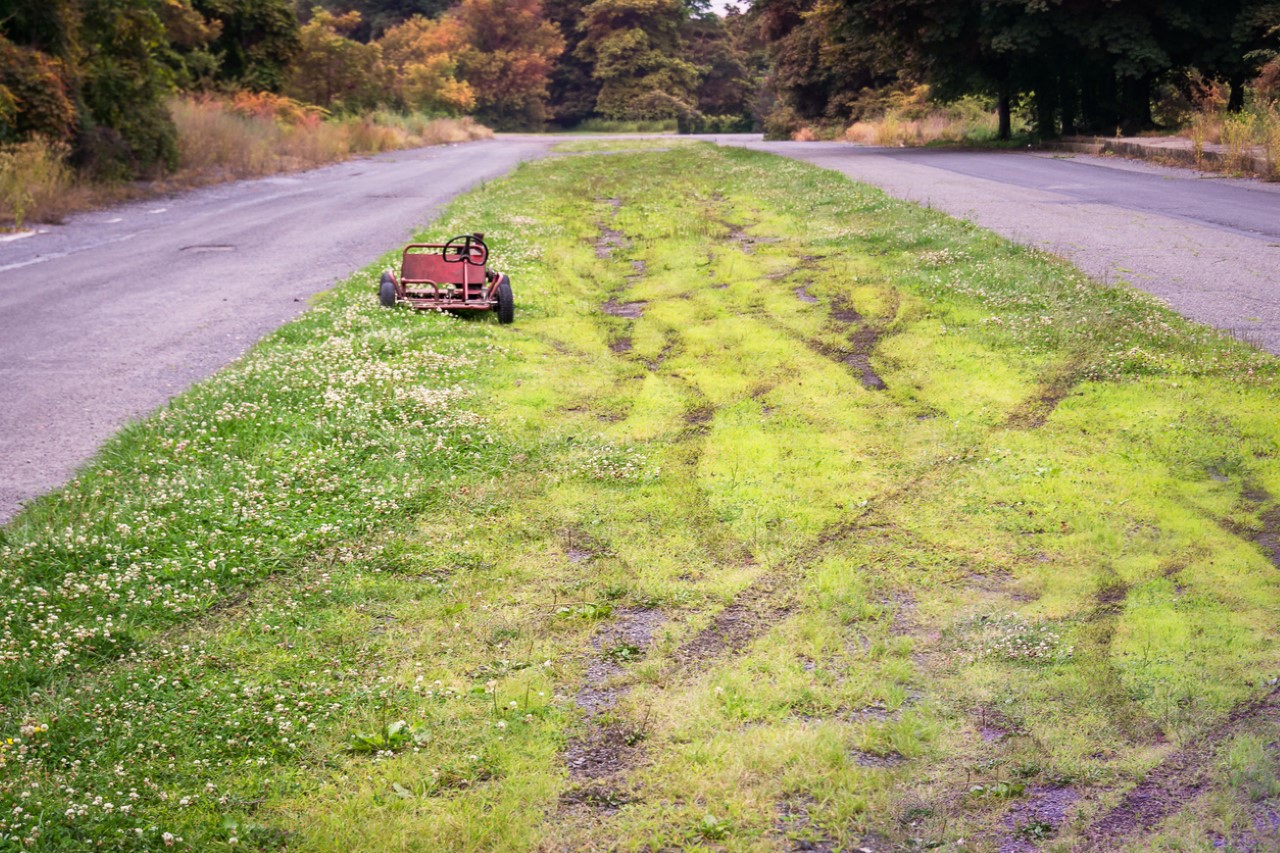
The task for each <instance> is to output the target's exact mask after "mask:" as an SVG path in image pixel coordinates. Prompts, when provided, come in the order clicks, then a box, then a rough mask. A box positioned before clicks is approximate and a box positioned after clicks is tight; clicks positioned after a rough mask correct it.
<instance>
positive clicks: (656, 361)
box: [644, 339, 676, 373]
mask: <svg viewBox="0 0 1280 853" xmlns="http://www.w3.org/2000/svg"><path fill="white" fill-rule="evenodd" d="M675 348H676V344H675V341H673V340H671V339H668V340H667V342H666V343H665V344H664V345H663V347H662V351H661V352H660V353H658V354H657V356H655V357H654V358H648V359H645V361H644V366H645V367H647V368H649V370H650V371H653V372H654V373H656V372H657V371H658V369H659V368H661V367H662V365H663V363H664V362H666V360H667V358H669V357H670V355H671V353H672V352H674V351H675Z"/></svg>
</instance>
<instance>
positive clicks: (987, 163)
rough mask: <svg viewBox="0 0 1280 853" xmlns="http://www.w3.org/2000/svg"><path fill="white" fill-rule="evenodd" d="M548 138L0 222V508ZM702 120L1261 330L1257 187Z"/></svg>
mask: <svg viewBox="0 0 1280 853" xmlns="http://www.w3.org/2000/svg"><path fill="white" fill-rule="evenodd" d="M575 138H577V139H581V138H582V137H575ZM557 141H558V140H557V139H556V138H554V137H548V136H537V137H534V136H510V137H504V138H500V139H497V140H492V141H486V142H477V143H469V144H466V145H458V146H450V147H445V148H428V149H421V150H418V151H406V152H397V153H394V154H387V155H382V156H379V157H374V158H369V159H363V160H357V161H353V162H350V163H345V164H341V165H337V166H331V167H327V168H324V169H318V170H316V171H313V172H308V173H305V174H299V175H289V176H281V177H275V178H265V179H261V180H256V181H243V182H239V183H235V184H226V185H222V186H218V187H212V188H209V189H204V190H200V191H197V192H193V193H189V194H186V195H183V196H180V197H176V198H170V199H163V200H153V201H149V202H143V203H139V204H131V205H126V206H121V207H117V208H113V209H110V210H106V211H100V212H96V213H92V214H86V215H82V216H77V217H74V218H73V219H72V220H70V221H69V222H68V224H66V225H64V226H56V227H53V226H50V227H46V228H44V229H41V233H37V234H36V235H34V236H31V237H27V238H23V239H17V240H14V239H7V240H5V241H4V242H0V523H3V522H4V521H5V520H7V519H8V518H11V517H12V516H13V514H14V513H15V512H16V511H17V509H18V508H19V505H20V502H21V501H23V500H26V499H29V498H31V497H34V496H36V495H39V494H42V493H44V492H47V491H49V490H51V489H54V488H56V487H58V486H60V485H61V484H62V483H64V482H66V481H67V480H68V479H69V478H70V476H71V475H72V474H73V473H74V470H75V469H76V468H77V467H78V466H79V465H81V464H83V463H84V462H85V461H86V460H87V459H89V458H90V457H91V456H92V455H93V454H94V452H95V451H96V450H97V449H98V447H99V446H101V444H102V442H103V441H104V440H105V439H106V438H107V437H108V436H110V435H111V434H112V433H114V432H115V431H116V430H117V429H119V427H120V426H122V425H123V424H124V423H126V422H127V421H128V420H130V419H132V418H137V417H140V416H143V415H145V414H146V413H147V412H149V411H151V410H153V409H155V408H156V407H157V406H160V405H162V404H163V403H164V402H165V401H166V400H168V399H169V398H170V397H172V396H173V395H174V394H176V393H178V392H180V391H181V390H183V389H184V388H186V387H188V386H189V385H190V384H192V383H193V382H196V381H198V380H200V379H202V378H204V377H206V376H208V375H210V374H212V373H213V372H214V371H216V370H218V369H219V368H220V367H222V366H223V365H225V364H227V363H228V362H230V361H232V360H233V359H235V358H236V357H237V356H238V355H240V354H241V353H242V352H244V351H245V350H246V349H247V348H248V347H249V346H251V345H252V344H253V343H254V342H255V341H257V340H258V339H259V338H261V337H262V336H263V335H264V334H266V333H267V332H269V331H270V330H272V329H274V328H276V327H278V326H279V325H281V324H282V323H284V322H285V321H287V320H289V319H290V318H292V317H294V316H295V315H297V314H298V313H299V312H301V311H302V310H303V309H304V308H305V307H306V304H307V299H308V297H310V296H311V295H313V294H315V293H317V292H319V291H321V290H324V289H325V288H327V287H329V286H331V285H332V284H333V283H334V282H336V281H338V280H340V279H342V278H344V277H345V276H347V275H348V274H349V273H351V272H352V271H353V270H355V269H357V268H359V267H361V266H363V265H365V264H367V263H369V262H371V261H373V260H374V259H375V258H376V257H378V256H379V255H381V254H382V253H383V252H385V251H386V250H387V249H389V248H392V247H394V246H395V245H396V244H397V243H399V242H403V241H404V240H405V239H407V238H408V237H409V235H410V233H411V232H412V230H413V229H414V227H415V226H419V225H422V224H424V223H426V222H427V221H429V219H430V218H431V217H432V215H433V214H434V212H435V210H436V209H437V208H438V207H439V206H440V205H441V204H442V203H444V202H446V201H447V200H448V199H450V198H452V197H453V196H455V195H457V194H458V193H460V192H462V191H465V190H466V189H468V188H470V187H472V186H474V185H475V184H477V183H479V182H481V181H485V180H489V179H492V178H495V177H497V176H499V175H501V174H503V173H505V172H506V171H508V170H509V169H510V168H512V167H513V166H514V165H515V164H516V163H518V162H520V161H522V160H525V159H530V158H533V157H538V156H543V155H544V154H546V153H547V151H548V150H549V148H550V146H551V145H553V144H554V143H555V142H557ZM716 141H718V142H721V143H723V144H734V145H747V146H749V147H752V148H757V149H760V150H765V151H771V152H773V153H777V154H783V155H786V156H790V157H796V158H798V159H803V160H807V161H809V162H812V163H814V164H816V165H819V166H822V167H825V168H830V169H835V170H837V171H840V172H842V173H844V174H846V175H848V176H849V177H851V178H853V179H854V180H859V181H865V182H867V183H870V184H875V185H877V186H880V187H882V188H884V189H885V190H886V191H887V192H889V193H890V194H892V195H895V196H898V197H901V198H906V199H909V200H912V201H918V202H921V203H925V204H929V205H931V206H932V207H935V208H937V209H940V210H943V211H945V212H947V213H950V214H953V215H956V216H960V217H962V218H966V219H970V220H972V221H974V222H976V223H977V224H979V225H982V226H984V227H986V228H990V229H992V230H994V231H996V232H998V233H1000V234H1003V235H1005V236H1007V237H1010V238H1012V239H1014V240H1017V241H1018V242H1021V243H1025V244H1028V245H1034V246H1038V247H1041V248H1044V249H1046V250H1048V251H1051V252H1054V253H1056V254H1060V255H1062V256H1064V257H1066V258H1068V259H1070V260H1071V261H1073V262H1074V263H1076V264H1077V265H1079V266H1080V267H1081V268H1083V269H1084V270H1085V271H1086V272H1089V273H1090V274H1092V275H1094V276H1096V277H1098V278H1100V279H1103V280H1108V281H1117V280H1125V281H1129V282H1131V283H1132V284H1133V285H1134V286H1136V287H1138V288H1141V289H1143V290H1146V291H1148V292H1151V293H1153V294H1155V295H1157V296H1160V297H1161V298H1163V299H1165V300H1167V301H1168V302H1169V303H1170V305H1171V306H1172V307H1173V308H1175V309H1176V310H1179V311H1181V312H1182V313H1184V314H1186V315H1187V316H1190V317H1192V318H1194V319H1196V320H1200V321H1202V322H1205V323H1210V324H1212V325H1215V326H1218V327H1220V328H1224V329H1228V330H1231V331H1232V332H1233V333H1235V334H1237V335H1239V336H1241V337H1243V338H1245V339H1247V340H1250V341H1252V342H1254V343H1256V344H1258V345H1260V346H1262V347H1264V348H1266V349H1268V350H1270V351H1271V352H1280V292H1278V291H1280V188H1278V187H1275V186H1269V185H1264V184H1260V183H1257V182H1253V181H1233V180H1228V179H1221V178H1206V177H1202V176H1200V175H1198V174H1197V173H1194V172H1190V171H1186V170H1178V169H1165V168H1160V167H1153V166H1147V165H1144V164H1138V163H1131V162H1127V161H1122V160H1107V159H1101V158H1091V157H1057V156H1053V155H1044V154H1030V153H1018V152H959V151H946V150H911V149H901V150H898V149H875V148H857V147H853V146H849V145H842V144H836V143H765V142H761V141H760V140H759V137H746V138H744V137H719V138H717V139H716ZM495 236H497V235H495ZM495 243H498V244H499V245H500V238H498V239H497V240H495ZM517 296H518V294H517Z"/></svg>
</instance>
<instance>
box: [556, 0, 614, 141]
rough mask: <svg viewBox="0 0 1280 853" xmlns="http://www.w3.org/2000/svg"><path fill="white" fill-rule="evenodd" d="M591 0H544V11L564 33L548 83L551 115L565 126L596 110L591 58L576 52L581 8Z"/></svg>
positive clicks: (597, 91)
mask: <svg viewBox="0 0 1280 853" xmlns="http://www.w3.org/2000/svg"><path fill="white" fill-rule="evenodd" d="M589 5H591V0H544V2H543V4H542V9H543V12H544V13H545V14H546V16H547V20H549V21H550V22H551V23H553V24H555V25H556V26H557V27H558V28H559V29H560V33H561V35H562V36H563V37H564V43H565V46H564V53H562V54H561V55H560V58H559V60H558V61H557V62H556V64H555V67H554V68H552V70H551V80H550V81H549V83H548V98H547V103H548V109H549V112H550V118H551V119H552V120H553V121H556V122H559V123H561V124H563V125H566V126H573V125H576V124H580V123H581V122H583V121H584V120H586V119H587V118H589V117H590V116H591V115H592V114H594V113H595V110H596V98H597V97H599V95H600V82H599V81H598V80H596V79H595V77H594V76H592V74H591V71H592V68H591V62H590V61H588V60H587V59H586V58H584V57H583V55H582V54H581V53H580V52H579V50H578V48H579V46H580V45H581V44H582V35H583V33H582V18H583V15H582V13H583V10H584V9H586V8H587V6H589Z"/></svg>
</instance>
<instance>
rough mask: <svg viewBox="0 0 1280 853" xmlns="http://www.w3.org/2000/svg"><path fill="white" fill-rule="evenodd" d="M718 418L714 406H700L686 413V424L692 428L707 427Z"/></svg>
mask: <svg viewBox="0 0 1280 853" xmlns="http://www.w3.org/2000/svg"><path fill="white" fill-rule="evenodd" d="M715 416H716V410H715V407H714V406H710V405H706V406H698V407H697V408H693V409H690V410H689V411H687V412H685V413H684V422H685V423H686V424H688V425H689V426H691V427H700V426H705V425H707V424H709V423H711V421H712V419H714V418H715Z"/></svg>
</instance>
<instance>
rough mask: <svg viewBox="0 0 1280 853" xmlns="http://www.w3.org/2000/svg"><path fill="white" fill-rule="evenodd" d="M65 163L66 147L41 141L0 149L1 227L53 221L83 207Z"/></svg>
mask: <svg viewBox="0 0 1280 853" xmlns="http://www.w3.org/2000/svg"><path fill="white" fill-rule="evenodd" d="M66 161H67V151H66V148H65V146H62V145H58V144H56V143H50V142H48V141H46V140H44V139H33V140H31V141H29V142H23V143H20V144H18V145H11V146H6V147H4V148H0V225H2V224H3V223H12V225H13V227H14V228H17V229H21V228H22V226H23V224H24V223H25V222H28V221H36V222H49V221H56V220H58V219H60V218H61V217H62V216H64V215H66V213H67V212H69V211H70V210H72V209H75V208H76V206H77V205H79V204H82V203H83V200H84V192H83V191H82V190H81V189H80V188H79V187H78V186H77V185H76V182H75V174H74V173H73V172H72V170H71V169H70V168H69V167H68V166H67V165H66Z"/></svg>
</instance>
